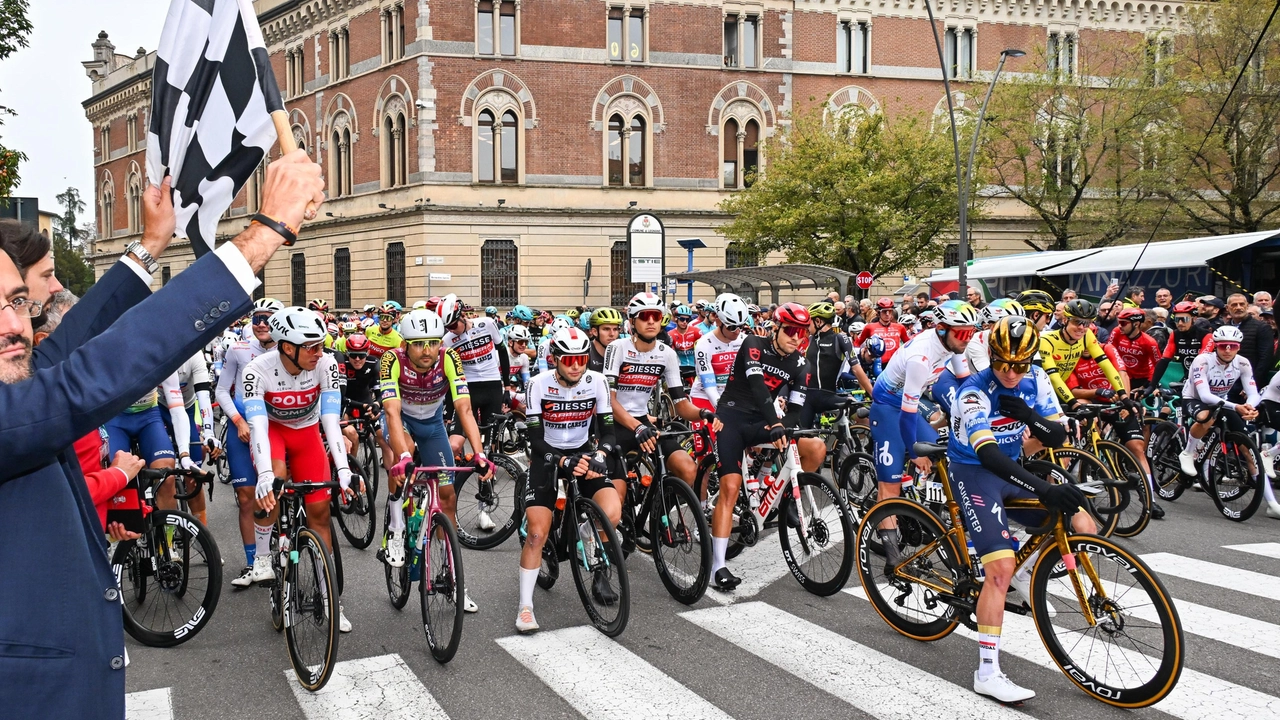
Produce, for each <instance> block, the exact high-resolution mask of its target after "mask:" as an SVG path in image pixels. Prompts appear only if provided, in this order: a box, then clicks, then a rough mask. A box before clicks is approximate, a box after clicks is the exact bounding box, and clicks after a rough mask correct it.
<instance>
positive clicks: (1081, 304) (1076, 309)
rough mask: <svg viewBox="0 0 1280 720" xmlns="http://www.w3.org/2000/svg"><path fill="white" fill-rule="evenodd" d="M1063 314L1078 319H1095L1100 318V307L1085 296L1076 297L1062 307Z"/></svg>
mask: <svg viewBox="0 0 1280 720" xmlns="http://www.w3.org/2000/svg"><path fill="white" fill-rule="evenodd" d="M1062 314H1063V315H1066V316H1067V317H1070V318H1076V319H1078V320H1089V321H1093V320H1096V319H1097V318H1098V308H1097V307H1095V306H1094V304H1093V303H1091V302H1089V301H1088V300H1085V299H1084V298H1076V299H1075V300H1072V301H1071V302H1069V303H1067V304H1066V306H1065V307H1063V308H1062Z"/></svg>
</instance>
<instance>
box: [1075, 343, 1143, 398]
mask: <svg viewBox="0 0 1280 720" xmlns="http://www.w3.org/2000/svg"><path fill="white" fill-rule="evenodd" d="M1102 350H1103V352H1105V353H1106V354H1107V359H1108V360H1110V361H1111V366H1112V367H1114V368H1115V369H1116V371H1117V372H1127V371H1128V368H1127V367H1126V366H1125V364H1124V360H1122V359H1120V354H1119V353H1118V352H1116V348H1115V346H1113V345H1111V344H1110V343H1107V344H1105V345H1103V346H1102ZM1067 387H1068V388H1084V389H1086V390H1103V389H1106V388H1110V387H1111V381H1110V380H1108V379H1107V375H1106V373H1104V372H1102V368H1101V367H1099V365H1098V363H1097V362H1095V361H1094V359H1093V358H1089V357H1083V358H1080V362H1078V363H1076V369H1075V372H1073V373H1071V377H1069V378H1067ZM1112 389H1114V388H1112Z"/></svg>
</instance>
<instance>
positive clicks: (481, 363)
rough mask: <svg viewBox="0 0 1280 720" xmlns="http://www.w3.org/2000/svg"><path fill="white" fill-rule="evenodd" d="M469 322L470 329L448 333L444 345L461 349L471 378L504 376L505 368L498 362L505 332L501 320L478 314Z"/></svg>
mask: <svg viewBox="0 0 1280 720" xmlns="http://www.w3.org/2000/svg"><path fill="white" fill-rule="evenodd" d="M467 323H468V326H467V329H466V330H463V331H462V334H460V335H455V334H453V333H452V332H448V333H445V336H444V346H445V347H447V348H453V349H454V350H457V351H458V357H460V358H462V370H463V372H464V373H465V374H466V376H467V382H472V383H477V382H491V381H499V380H502V368H501V365H500V363H499V362H498V346H499V345H501V344H502V333H501V331H499V330H498V324H497V323H495V322H494V321H493V320H491V319H489V318H474V319H472V320H468V321H467Z"/></svg>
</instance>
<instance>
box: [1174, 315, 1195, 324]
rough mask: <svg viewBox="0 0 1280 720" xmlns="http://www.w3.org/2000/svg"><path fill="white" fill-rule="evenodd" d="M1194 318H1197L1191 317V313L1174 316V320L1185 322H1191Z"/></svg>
mask: <svg viewBox="0 0 1280 720" xmlns="http://www.w3.org/2000/svg"><path fill="white" fill-rule="evenodd" d="M1192 320H1195V318H1193V317H1191V316H1190V315H1175V316H1174V318H1173V321H1174V322H1180V323H1184V322H1186V323H1189V322H1191V321H1192Z"/></svg>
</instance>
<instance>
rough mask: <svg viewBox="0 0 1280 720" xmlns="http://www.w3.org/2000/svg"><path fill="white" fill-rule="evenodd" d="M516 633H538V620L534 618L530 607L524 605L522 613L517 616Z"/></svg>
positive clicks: (521, 608) (521, 609)
mask: <svg viewBox="0 0 1280 720" xmlns="http://www.w3.org/2000/svg"><path fill="white" fill-rule="evenodd" d="M516 632H518V633H533V632H538V619H537V618H535V617H534V616H533V608H531V607H529V606H528V605H522V606H521V607H520V612H519V613H517V614H516Z"/></svg>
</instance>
